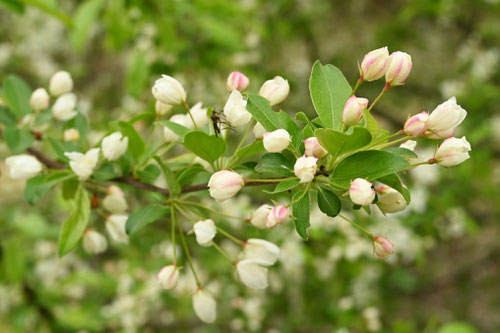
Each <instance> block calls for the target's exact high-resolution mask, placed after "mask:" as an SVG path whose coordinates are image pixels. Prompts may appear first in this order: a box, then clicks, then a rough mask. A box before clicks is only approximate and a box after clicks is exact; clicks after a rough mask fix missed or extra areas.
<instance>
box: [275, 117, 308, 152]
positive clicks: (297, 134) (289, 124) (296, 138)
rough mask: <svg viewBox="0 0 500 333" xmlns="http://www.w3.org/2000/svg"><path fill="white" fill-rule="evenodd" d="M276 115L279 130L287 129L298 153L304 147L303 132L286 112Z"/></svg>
mask: <svg viewBox="0 0 500 333" xmlns="http://www.w3.org/2000/svg"><path fill="white" fill-rule="evenodd" d="M276 115H277V119H278V121H279V128H283V129H285V130H286V131H287V132H288V133H289V134H290V135H291V137H292V142H291V144H292V147H294V148H295V150H296V151H297V152H298V151H299V150H300V146H301V145H302V131H301V130H300V128H299V126H297V124H296V123H295V122H294V121H293V120H292V118H291V117H290V116H289V115H288V113H286V112H285V111H283V110H281V111H280V112H278V113H277V114H276Z"/></svg>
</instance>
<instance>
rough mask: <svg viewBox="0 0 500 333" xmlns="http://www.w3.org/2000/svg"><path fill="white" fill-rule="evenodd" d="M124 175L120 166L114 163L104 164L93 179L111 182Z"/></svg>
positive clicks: (94, 174) (96, 171)
mask: <svg viewBox="0 0 500 333" xmlns="http://www.w3.org/2000/svg"><path fill="white" fill-rule="evenodd" d="M122 175H123V173H122V170H121V169H120V167H119V166H118V165H116V164H115V163H112V162H104V163H103V164H102V165H101V166H100V167H99V169H97V170H95V171H94V173H93V174H92V177H93V178H94V179H96V180H110V179H113V178H118V177H121V176H122Z"/></svg>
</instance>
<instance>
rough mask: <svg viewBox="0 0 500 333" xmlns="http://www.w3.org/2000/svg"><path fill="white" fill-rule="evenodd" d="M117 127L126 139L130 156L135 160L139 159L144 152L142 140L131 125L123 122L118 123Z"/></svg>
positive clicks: (144, 146)
mask: <svg viewBox="0 0 500 333" xmlns="http://www.w3.org/2000/svg"><path fill="white" fill-rule="evenodd" d="M118 126H119V127H120V131H121V132H122V134H123V135H124V136H126V137H128V149H129V150H130V152H131V153H132V156H134V158H135V159H136V160H137V159H139V157H141V155H142V154H144V152H145V151H146V144H145V143H144V140H143V139H142V137H141V136H140V135H139V133H137V131H136V130H135V128H134V126H132V125H131V124H129V123H127V122H125V121H120V122H118Z"/></svg>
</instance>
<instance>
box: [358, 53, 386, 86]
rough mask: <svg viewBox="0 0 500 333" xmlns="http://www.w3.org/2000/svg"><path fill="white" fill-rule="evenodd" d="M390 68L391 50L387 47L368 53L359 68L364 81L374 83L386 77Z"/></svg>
mask: <svg viewBox="0 0 500 333" xmlns="http://www.w3.org/2000/svg"><path fill="white" fill-rule="evenodd" d="M388 66H389V50H388V49H387V46H385V47H381V48H379V49H376V50H373V51H370V52H368V53H367V54H366V55H365V57H364V58H363V61H362V62H361V66H360V68H359V72H360V73H359V74H360V76H361V79H362V80H365V81H374V80H377V79H380V78H381V77H382V76H384V74H385V72H386V71H387V67H388Z"/></svg>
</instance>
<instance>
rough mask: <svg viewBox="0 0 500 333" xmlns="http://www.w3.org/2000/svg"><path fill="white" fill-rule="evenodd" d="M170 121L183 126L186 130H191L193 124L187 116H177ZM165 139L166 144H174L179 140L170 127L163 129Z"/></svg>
mask: <svg viewBox="0 0 500 333" xmlns="http://www.w3.org/2000/svg"><path fill="white" fill-rule="evenodd" d="M169 121H171V122H174V123H176V124H179V125H182V126H184V127H186V128H189V127H190V126H192V124H193V122H192V121H191V119H189V116H188V115H185V114H176V115H174V116H172V118H170V119H169ZM163 137H164V138H165V141H166V142H172V141H176V140H178V139H179V136H178V135H177V134H175V133H174V131H172V130H171V129H170V128H168V127H164V128H163Z"/></svg>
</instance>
